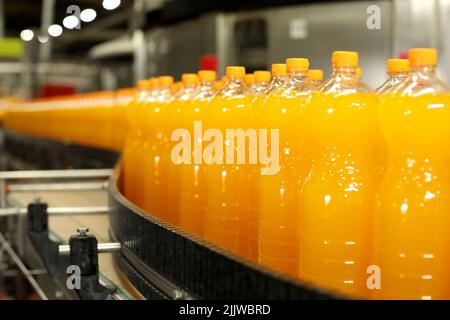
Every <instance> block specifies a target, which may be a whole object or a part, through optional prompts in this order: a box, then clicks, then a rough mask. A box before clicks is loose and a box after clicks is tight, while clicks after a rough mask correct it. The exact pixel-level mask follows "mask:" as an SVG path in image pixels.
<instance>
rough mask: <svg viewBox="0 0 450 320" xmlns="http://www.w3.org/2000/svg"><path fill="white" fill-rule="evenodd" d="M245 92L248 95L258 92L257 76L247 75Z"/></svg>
mask: <svg viewBox="0 0 450 320" xmlns="http://www.w3.org/2000/svg"><path fill="white" fill-rule="evenodd" d="M244 83H245V91H246V92H247V93H248V94H254V93H255V91H256V83H255V75H254V74H253V73H247V74H246V75H245V77H244Z"/></svg>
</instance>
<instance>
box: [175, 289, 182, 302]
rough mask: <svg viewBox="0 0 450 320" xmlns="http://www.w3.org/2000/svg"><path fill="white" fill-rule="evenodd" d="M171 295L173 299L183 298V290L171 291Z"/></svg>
mask: <svg viewBox="0 0 450 320" xmlns="http://www.w3.org/2000/svg"><path fill="white" fill-rule="evenodd" d="M172 297H173V299H174V300H181V299H182V298H183V292H182V291H181V290H179V289H175V290H173V291H172Z"/></svg>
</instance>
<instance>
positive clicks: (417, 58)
mask: <svg viewBox="0 0 450 320" xmlns="http://www.w3.org/2000/svg"><path fill="white" fill-rule="evenodd" d="M408 60H409V65H410V66H414V67H421V66H434V65H436V62H437V51H436V49H432V48H414V49H410V50H409V51H408Z"/></svg>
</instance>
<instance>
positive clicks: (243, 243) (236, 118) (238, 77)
mask: <svg viewBox="0 0 450 320" xmlns="http://www.w3.org/2000/svg"><path fill="white" fill-rule="evenodd" d="M244 77H245V68H244V67H228V68H227V78H228V81H227V84H226V85H225V87H224V88H223V89H222V90H221V91H219V92H218V93H217V94H216V95H215V96H214V98H213V99H212V100H211V102H210V103H209V105H208V115H207V117H206V121H205V122H206V123H205V128H206V131H205V132H204V136H205V138H204V141H205V148H204V150H203V157H204V161H205V163H206V164H208V165H209V166H208V168H207V172H206V180H207V201H206V212H205V238H206V239H207V240H209V241H211V242H212V243H214V244H216V245H218V246H221V247H223V248H225V249H227V250H230V251H231V252H234V253H236V254H239V255H241V256H242V257H248V255H249V245H250V243H249V230H248V229H249V214H250V212H249V211H250V168H249V164H247V163H248V160H247V158H248V154H249V151H250V150H249V148H247V146H248V145H249V144H248V143H247V146H244V147H241V148H239V147H238V143H236V141H235V140H236V139H233V138H230V135H228V136H227V135H226V130H227V129H230V130H235V129H238V128H240V129H243V130H244V131H245V130H247V129H249V127H250V126H251V125H250V122H251V109H250V106H251V100H252V97H250V96H248V95H246V88H245V84H244ZM204 130H205V129H204ZM209 135H211V136H209ZM253 151H255V150H253ZM242 156H244V158H245V159H244V161H242V160H243V159H242V158H243V157H242Z"/></svg>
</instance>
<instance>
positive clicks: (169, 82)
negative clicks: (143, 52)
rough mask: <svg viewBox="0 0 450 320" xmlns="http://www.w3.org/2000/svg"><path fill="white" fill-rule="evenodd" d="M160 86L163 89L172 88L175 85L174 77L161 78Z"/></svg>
mask: <svg viewBox="0 0 450 320" xmlns="http://www.w3.org/2000/svg"><path fill="white" fill-rule="evenodd" d="M159 84H160V86H161V87H170V86H172V84H173V77H172V76H161V77H159Z"/></svg>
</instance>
